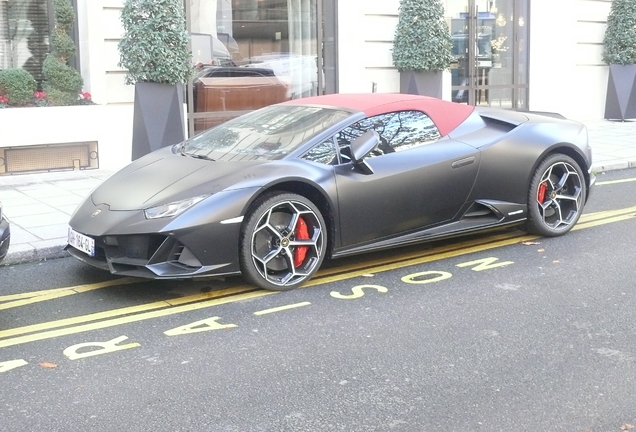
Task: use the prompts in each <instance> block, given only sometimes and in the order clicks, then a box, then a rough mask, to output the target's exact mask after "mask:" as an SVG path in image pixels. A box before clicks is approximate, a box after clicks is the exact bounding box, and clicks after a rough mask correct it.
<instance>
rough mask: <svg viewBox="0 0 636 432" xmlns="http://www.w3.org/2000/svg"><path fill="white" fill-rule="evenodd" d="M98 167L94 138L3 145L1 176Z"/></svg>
mask: <svg viewBox="0 0 636 432" xmlns="http://www.w3.org/2000/svg"><path fill="white" fill-rule="evenodd" d="M96 168H99V162H98V153H97V142H95V141H93V142H81V143H72V144H53V145H42V146H24V147H5V148H0V175H6V174H18V173H27V172H42V171H63V170H80V169H96Z"/></svg>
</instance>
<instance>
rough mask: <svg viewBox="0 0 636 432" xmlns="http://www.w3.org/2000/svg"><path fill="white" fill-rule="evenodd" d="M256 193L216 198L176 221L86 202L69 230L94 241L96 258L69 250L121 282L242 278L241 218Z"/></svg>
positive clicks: (81, 206)
mask: <svg viewBox="0 0 636 432" xmlns="http://www.w3.org/2000/svg"><path fill="white" fill-rule="evenodd" d="M254 193H255V189H241V190H237V191H232V192H222V193H217V194H214V195H212V196H210V197H209V198H207V199H206V200H204V201H202V202H200V203H198V204H196V205H194V206H193V207H192V208H190V209H188V210H186V211H185V212H184V213H182V214H180V215H178V216H176V217H174V218H158V219H146V218H145V216H144V212H143V211H142V210H111V209H110V207H109V206H108V205H106V204H94V203H93V202H92V200H91V199H90V198H89V199H86V200H85V201H84V202H83V203H82V204H81V205H80V206H79V207H78V209H77V210H76V212H75V214H74V215H73V216H72V217H71V220H70V222H69V225H70V227H71V228H72V229H73V230H74V231H76V232H78V233H80V234H82V235H85V236H87V237H90V238H92V239H93V240H94V241H95V256H89V255H88V254H86V253H84V252H82V251H80V250H78V249H75V248H74V247H73V246H70V245H69V246H67V247H66V250H67V251H68V252H69V253H70V254H71V255H72V256H74V257H75V258H77V259H79V260H81V261H83V262H85V263H87V264H90V265H93V266H96V267H99V268H102V269H105V270H108V271H110V272H111V273H113V274H117V275H122V276H136V277H143V278H150V279H182V278H192V277H201V276H226V275H233V274H238V273H239V272H240V269H239V259H238V246H239V237H240V229H241V220H242V219H241V218H239V217H238V216H237V215H242V214H244V212H245V209H246V207H247V206H248V205H249V202H250V199H251V197H252V196H253V195H254Z"/></svg>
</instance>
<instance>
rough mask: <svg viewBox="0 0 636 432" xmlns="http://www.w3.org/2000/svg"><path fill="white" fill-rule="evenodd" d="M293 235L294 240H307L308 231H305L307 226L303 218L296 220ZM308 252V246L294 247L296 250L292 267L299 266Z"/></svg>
mask: <svg viewBox="0 0 636 432" xmlns="http://www.w3.org/2000/svg"><path fill="white" fill-rule="evenodd" d="M294 234H295V236H296V240H309V230H308V229H307V224H306V223H305V220H304V219H303V218H298V223H297V224H296V231H295V232H294ZM308 250H309V246H296V249H295V250H294V267H300V266H301V264H302V263H303V261H305V257H306V256H307V251H308Z"/></svg>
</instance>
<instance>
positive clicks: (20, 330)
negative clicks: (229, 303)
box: [0, 286, 256, 339]
mask: <svg viewBox="0 0 636 432" xmlns="http://www.w3.org/2000/svg"><path fill="white" fill-rule="evenodd" d="M255 290H256V288H254V287H249V286H241V287H236V288H227V289H223V290H218V291H212V292H210V293H205V294H195V295H191V296H185V297H180V298H176V299H172V300H161V301H156V302H152V303H146V304H142V305H137V306H128V307H124V308H119V309H113V310H109V311H104V312H96V313H93V314H88V315H81V316H77V317H73V318H65V319H61V320H57V321H50V322H46V323H41V324H33V325H28V326H24V327H16V328H13V329H9V330H2V331H0V339H2V338H6V337H11V336H17V335H20V334H26V333H33V332H37V331H41V330H50V329H52V328H58V327H66V326H72V325H76V324H82V323H86V322H90V321H97V320H100V319H107V318H113V317H117V316H122V315H130V314H135V313H139V312H146V311H149V310H154V309H162V308H169V307H174V306H181V305H184V304H189V303H196V302H198V301H205V300H211V299H217V298H219V297H230V296H236V295H240V294H244V293H246V292H249V291H255Z"/></svg>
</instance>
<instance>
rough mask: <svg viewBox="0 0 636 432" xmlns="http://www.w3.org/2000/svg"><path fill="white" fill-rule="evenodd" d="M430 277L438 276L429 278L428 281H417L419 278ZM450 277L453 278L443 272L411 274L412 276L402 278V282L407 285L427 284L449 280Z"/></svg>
mask: <svg viewBox="0 0 636 432" xmlns="http://www.w3.org/2000/svg"><path fill="white" fill-rule="evenodd" d="M432 275H438V276H437V277H434V278H430V279H421V280H420V279H418V278H421V277H425V276H432ZM452 277H453V275H452V274H450V273H448V272H445V271H425V272H420V273H413V274H410V275H407V276H404V277H403V278H402V282H404V283H408V284H427V283H433V282H439V281H443V280H444V279H449V278H452Z"/></svg>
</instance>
